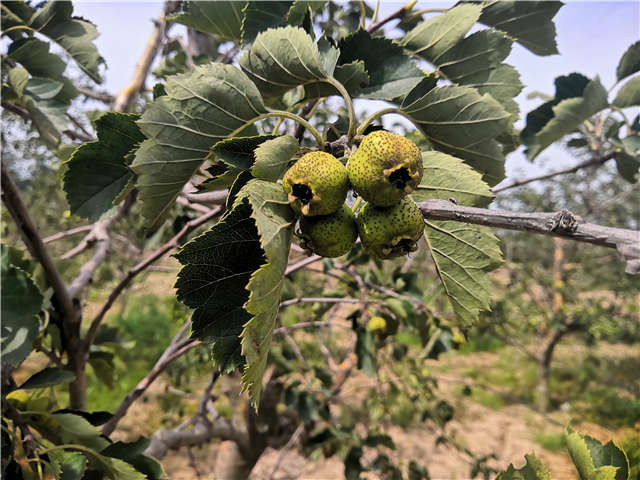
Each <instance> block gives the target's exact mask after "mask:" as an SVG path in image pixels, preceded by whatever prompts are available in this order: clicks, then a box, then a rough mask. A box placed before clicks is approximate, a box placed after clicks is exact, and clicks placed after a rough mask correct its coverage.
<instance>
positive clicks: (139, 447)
mask: <svg viewBox="0 0 640 480" xmlns="http://www.w3.org/2000/svg"><path fill="white" fill-rule="evenodd" d="M149 443H150V441H149V439H148V438H145V437H140V438H139V439H138V440H137V441H135V442H114V443H112V444H111V445H109V446H107V447H106V448H105V449H104V450H102V451H101V452H100V454H101V455H105V456H107V457H111V458H119V459H120V460H124V461H125V462H127V463H129V464H131V465H132V466H133V467H135V469H136V470H137V471H139V472H141V473H143V474H145V475H146V476H147V478H148V479H150V480H154V479H160V478H163V477H164V471H163V469H162V465H160V463H159V462H158V461H157V460H156V459H154V458H152V457H149V456H147V455H144V451H145V449H146V448H147V447H148V446H149Z"/></svg>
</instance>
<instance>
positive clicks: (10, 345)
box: [0, 245, 43, 367]
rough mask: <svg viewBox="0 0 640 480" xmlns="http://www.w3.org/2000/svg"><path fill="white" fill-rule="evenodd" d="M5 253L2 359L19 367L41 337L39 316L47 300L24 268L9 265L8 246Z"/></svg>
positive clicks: (3, 269)
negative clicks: (39, 334)
mask: <svg viewBox="0 0 640 480" xmlns="http://www.w3.org/2000/svg"><path fill="white" fill-rule="evenodd" d="M2 254H3V255H2V256H3V258H2V270H1V274H2V275H1V284H2V289H1V295H2V299H1V302H0V304H1V305H0V313H1V317H2V325H1V331H2V340H1V343H0V346H1V349H0V351H1V353H0V358H1V359H2V363H3V364H5V363H6V364H9V365H13V366H16V367H17V366H18V365H19V364H20V363H22V361H23V360H24V359H25V358H26V357H27V355H29V353H30V352H31V350H32V349H33V341H34V340H35V339H36V337H37V336H38V331H39V325H40V324H39V321H38V318H37V317H36V315H37V314H38V313H39V312H40V310H41V308H42V300H43V299H42V294H41V293H40V290H38V287H36V285H35V283H33V280H31V278H30V277H29V276H28V275H27V274H26V273H25V272H24V271H23V270H21V269H19V268H16V267H14V266H12V265H9V259H8V255H7V254H5V247H4V245H3V248H2Z"/></svg>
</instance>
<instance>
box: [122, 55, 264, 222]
mask: <svg viewBox="0 0 640 480" xmlns="http://www.w3.org/2000/svg"><path fill="white" fill-rule="evenodd" d="M166 91H167V95H165V96H162V97H159V98H157V99H156V100H154V101H153V102H152V103H151V104H149V106H148V107H147V110H146V111H145V113H144V115H143V116H142V118H141V119H140V121H139V122H138V125H139V126H140V129H141V130H142V132H143V133H144V134H145V136H146V137H147V140H145V141H144V142H143V143H142V145H141V146H140V148H139V149H138V151H137V152H136V157H135V160H134V162H133V164H132V165H131V168H132V169H133V171H134V172H135V173H136V174H137V175H138V182H137V187H138V190H139V198H140V199H141V200H142V214H143V216H144V217H145V219H146V220H147V225H153V224H155V223H156V222H157V221H158V220H159V219H160V218H162V216H163V214H164V213H165V212H166V211H167V209H168V208H170V206H171V205H172V203H173V201H174V200H175V198H176V196H177V195H178V193H180V191H181V190H182V187H183V186H184V184H185V183H186V182H187V181H188V180H189V178H190V177H191V176H192V175H193V174H194V173H195V172H196V170H197V169H198V168H199V167H200V165H201V164H202V162H203V161H204V159H205V158H206V157H207V155H209V153H210V148H211V146H212V145H215V144H216V143H217V142H219V141H220V140H222V139H224V138H226V137H227V136H228V135H229V134H230V133H231V132H233V131H234V130H236V129H238V128H239V127H242V126H243V125H246V124H248V122H250V121H251V120H252V119H254V118H255V117H257V116H258V115H261V114H263V113H265V112H266V110H265V107H264V104H263V103H262V98H261V97H260V93H259V92H258V90H257V89H256V87H255V85H254V84H253V83H252V82H251V81H250V80H249V79H248V78H247V77H246V75H245V74H243V73H242V72H241V71H240V70H238V69H237V68H235V67H233V66H230V65H223V64H220V63H211V64H208V65H202V66H199V67H196V68H194V69H193V70H192V71H190V72H189V73H186V74H181V75H176V76H173V77H169V78H168V79H167V83H166ZM244 132H245V134H246V135H253V134H254V133H253V132H255V128H253V127H251V128H249V129H245V130H244Z"/></svg>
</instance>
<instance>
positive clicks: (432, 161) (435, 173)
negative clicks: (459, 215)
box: [411, 151, 493, 207]
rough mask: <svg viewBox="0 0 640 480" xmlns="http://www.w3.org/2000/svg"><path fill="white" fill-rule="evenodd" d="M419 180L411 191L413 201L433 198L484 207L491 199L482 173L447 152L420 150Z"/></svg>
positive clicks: (491, 195) (489, 190) (491, 196)
mask: <svg viewBox="0 0 640 480" xmlns="http://www.w3.org/2000/svg"><path fill="white" fill-rule="evenodd" d="M422 163H423V166H424V173H423V175H422V181H421V182H420V184H419V185H418V187H417V188H416V189H415V190H414V191H413V192H412V193H411V198H412V199H413V201H415V202H424V201H426V200H431V199H434V198H445V199H450V198H453V199H455V201H456V203H458V204H459V205H469V206H476V207H484V206H487V205H488V204H489V203H490V202H491V200H492V199H493V194H492V193H491V189H490V188H489V186H488V185H487V184H486V183H485V182H483V181H482V175H480V174H479V173H478V172H477V171H476V170H474V169H473V168H471V167H469V166H468V165H465V164H464V163H463V162H462V160H460V159H458V158H455V157H452V156H451V155H447V154H446V153H441V152H436V151H430V152H422Z"/></svg>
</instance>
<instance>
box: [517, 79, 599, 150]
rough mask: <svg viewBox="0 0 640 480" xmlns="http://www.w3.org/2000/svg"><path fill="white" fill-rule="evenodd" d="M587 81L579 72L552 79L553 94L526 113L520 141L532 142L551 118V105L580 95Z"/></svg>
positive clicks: (526, 143) (529, 143) (528, 143)
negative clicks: (554, 91) (553, 85)
mask: <svg viewBox="0 0 640 480" xmlns="http://www.w3.org/2000/svg"><path fill="white" fill-rule="evenodd" d="M588 83H589V79H588V78H587V77H585V76H584V75H582V74H580V73H571V74H569V75H562V76H560V77H556V79H555V80H554V84H555V89H556V93H555V96H554V97H553V98H552V99H551V100H547V101H546V102H545V103H543V104H542V105H540V106H539V107H538V108H536V109H535V110H532V111H531V112H529V113H528V114H527V122H526V123H527V124H526V126H525V128H524V129H523V130H522V132H521V133H520V138H521V140H522V143H524V144H525V145H532V144H534V143H535V134H536V133H538V132H539V131H540V130H542V129H543V128H544V126H545V125H546V124H547V123H548V122H549V121H550V120H551V119H552V118H553V115H554V113H553V107H554V106H555V105H557V104H558V103H560V102H561V101H562V100H565V99H567V98H573V97H580V96H582V93H583V92H584V89H585V87H586V86H587V84H588ZM525 153H528V150H525Z"/></svg>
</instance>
